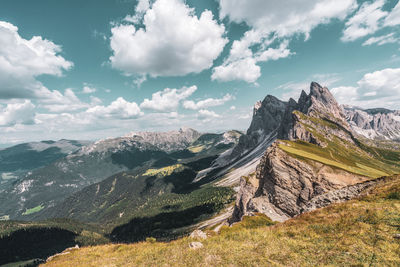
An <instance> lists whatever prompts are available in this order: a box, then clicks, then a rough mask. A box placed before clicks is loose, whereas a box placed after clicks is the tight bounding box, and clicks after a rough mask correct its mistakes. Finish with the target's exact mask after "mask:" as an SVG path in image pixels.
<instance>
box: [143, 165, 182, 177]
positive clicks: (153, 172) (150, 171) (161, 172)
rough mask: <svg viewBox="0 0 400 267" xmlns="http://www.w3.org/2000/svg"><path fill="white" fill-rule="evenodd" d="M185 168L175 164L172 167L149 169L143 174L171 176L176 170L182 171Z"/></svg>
mask: <svg viewBox="0 0 400 267" xmlns="http://www.w3.org/2000/svg"><path fill="white" fill-rule="evenodd" d="M182 168H184V167H183V165H182V164H175V165H171V166H167V167H164V168H160V169H148V170H147V171H146V172H145V173H143V175H144V176H156V175H157V176H168V175H171V174H172V173H173V172H174V171H176V170H181V169H182Z"/></svg>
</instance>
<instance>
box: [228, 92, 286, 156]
mask: <svg viewBox="0 0 400 267" xmlns="http://www.w3.org/2000/svg"><path fill="white" fill-rule="evenodd" d="M286 108H287V102H284V101H281V100H279V99H278V98H276V97H274V96H271V95H267V96H266V97H265V98H264V100H263V101H262V102H261V101H258V102H257V103H256V104H255V105H254V109H253V119H252V121H251V124H250V127H249V129H248V130H247V132H246V134H245V135H242V136H241V137H240V140H239V143H238V145H237V146H236V147H235V148H234V150H233V151H232V153H231V158H233V159H234V158H238V157H240V156H242V155H244V154H246V153H247V152H249V151H251V150H252V149H253V148H255V147H257V146H258V145H259V144H260V143H261V142H262V141H263V140H264V139H265V137H266V136H267V135H271V133H272V132H274V131H277V129H278V128H279V126H280V125H281V122H282V120H283V116H284V114H285V111H286Z"/></svg>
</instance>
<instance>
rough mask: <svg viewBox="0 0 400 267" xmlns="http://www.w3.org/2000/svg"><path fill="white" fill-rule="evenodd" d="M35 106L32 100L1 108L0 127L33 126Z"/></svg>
mask: <svg viewBox="0 0 400 267" xmlns="http://www.w3.org/2000/svg"><path fill="white" fill-rule="evenodd" d="M34 109H35V105H34V104H32V102H31V101H30V100H25V101H23V102H18V103H9V104H7V105H6V106H5V107H3V106H0V126H12V125H15V124H33V123H34V117H35V112H34Z"/></svg>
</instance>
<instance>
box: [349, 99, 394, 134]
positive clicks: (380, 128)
mask: <svg viewBox="0 0 400 267" xmlns="http://www.w3.org/2000/svg"><path fill="white" fill-rule="evenodd" d="M343 108H344V112H345V115H346V118H347V120H348V121H349V123H350V125H351V127H352V129H353V130H354V131H355V132H356V133H357V134H358V135H361V136H363V137H366V138H369V139H381V140H400V111H398V110H389V109H385V108H374V109H362V108H359V107H352V106H343Z"/></svg>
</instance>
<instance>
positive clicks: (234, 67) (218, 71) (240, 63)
mask: <svg viewBox="0 0 400 267" xmlns="http://www.w3.org/2000/svg"><path fill="white" fill-rule="evenodd" d="M288 45H289V42H288V41H287V40H285V41H283V42H282V43H281V44H280V45H279V47H278V48H271V47H269V48H268V49H266V50H264V51H262V50H261V51H259V52H257V53H255V54H254V55H253V54H252V52H251V51H250V49H249V48H244V49H245V51H241V50H242V49H243V47H242V43H241V42H240V41H235V42H234V43H233V46H232V50H231V54H230V56H229V58H228V59H227V60H225V62H224V63H223V64H222V65H221V66H217V67H215V68H214V69H213V74H212V76H211V79H212V80H218V81H223V82H227V81H234V80H243V81H246V82H248V83H254V82H255V81H256V80H257V79H258V78H259V77H260V76H261V69H260V67H259V66H258V65H257V63H258V62H265V61H270V60H278V59H280V58H286V57H288V56H290V55H291V54H292V53H291V52H290V50H289V49H288V48H287V47H288ZM240 55H244V56H245V57H243V58H240ZM246 55H249V56H246Z"/></svg>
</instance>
